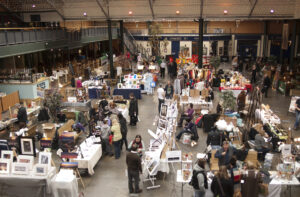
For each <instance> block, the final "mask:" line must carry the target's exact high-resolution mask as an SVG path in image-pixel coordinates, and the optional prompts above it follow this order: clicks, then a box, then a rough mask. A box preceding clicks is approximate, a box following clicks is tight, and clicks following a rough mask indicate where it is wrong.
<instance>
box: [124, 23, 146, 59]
mask: <svg viewBox="0 0 300 197" xmlns="http://www.w3.org/2000/svg"><path fill="white" fill-rule="evenodd" d="M124 45H125V47H126V49H127V50H128V51H129V53H130V54H131V55H134V54H137V53H141V55H142V57H143V58H144V59H146V60H148V59H149V58H150V54H149V52H148V51H147V50H146V49H145V48H144V47H143V46H142V45H139V44H137V42H136V40H135V39H134V37H133V36H132V34H131V33H130V32H129V31H128V30H127V29H126V28H124Z"/></svg>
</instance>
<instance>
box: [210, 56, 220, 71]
mask: <svg viewBox="0 0 300 197" xmlns="http://www.w3.org/2000/svg"><path fill="white" fill-rule="evenodd" d="M220 64H221V59H220V57H218V56H213V57H211V58H210V65H212V66H213V67H214V68H215V74H217V69H218V68H219V66H220Z"/></svg>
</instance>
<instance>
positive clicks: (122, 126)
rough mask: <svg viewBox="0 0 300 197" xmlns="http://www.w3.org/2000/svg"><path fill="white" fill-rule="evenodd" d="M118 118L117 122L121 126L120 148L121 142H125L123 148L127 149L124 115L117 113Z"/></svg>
mask: <svg viewBox="0 0 300 197" xmlns="http://www.w3.org/2000/svg"><path fill="white" fill-rule="evenodd" d="M118 118H119V123H120V126H121V134H122V141H121V150H122V148H123V144H124V143H125V149H126V150H128V142H127V131H128V129H127V123H126V119H125V118H124V116H123V115H122V114H121V113H119V114H118Z"/></svg>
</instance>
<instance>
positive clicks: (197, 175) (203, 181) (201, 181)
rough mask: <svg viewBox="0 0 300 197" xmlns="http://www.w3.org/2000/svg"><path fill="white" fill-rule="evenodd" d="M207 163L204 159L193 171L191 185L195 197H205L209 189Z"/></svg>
mask: <svg viewBox="0 0 300 197" xmlns="http://www.w3.org/2000/svg"><path fill="white" fill-rule="evenodd" d="M205 162H206V161H205V160H204V159H199V160H198V161H197V164H196V165H195V167H194V170H193V176H192V179H191V182H190V184H191V185H192V186H193V188H194V197H204V196H205V192H206V189H208V183H207V176H206V172H205Z"/></svg>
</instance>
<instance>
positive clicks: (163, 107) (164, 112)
mask: <svg viewBox="0 0 300 197" xmlns="http://www.w3.org/2000/svg"><path fill="white" fill-rule="evenodd" d="M167 113H168V105H164V104H162V105H161V109H160V116H161V117H166V116H167Z"/></svg>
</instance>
